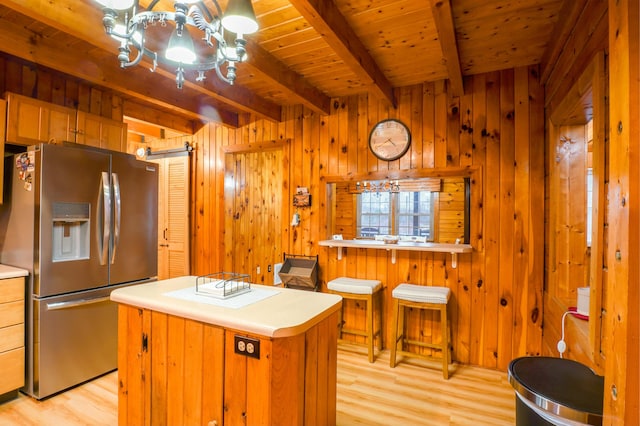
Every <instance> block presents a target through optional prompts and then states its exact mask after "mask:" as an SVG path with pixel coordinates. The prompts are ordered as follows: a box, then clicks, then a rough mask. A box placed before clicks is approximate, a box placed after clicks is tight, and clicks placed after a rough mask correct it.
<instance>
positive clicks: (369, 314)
mask: <svg viewBox="0 0 640 426" xmlns="http://www.w3.org/2000/svg"><path fill="white" fill-rule="evenodd" d="M327 288H328V289H329V293H333V294H338V295H340V296H342V298H343V299H350V300H362V301H364V302H365V317H366V330H365V331H362V330H355V329H346V328H344V327H343V320H342V318H343V310H344V304H343V305H342V309H341V310H340V334H339V336H338V337H339V339H340V340H342V334H343V333H347V334H355V335H357V336H364V337H365V338H366V344H367V346H368V352H369V362H373V344H374V341H375V339H376V337H378V350H382V312H380V313H379V315H378V318H379V322H378V330H377V331H374V327H373V318H374V317H375V307H374V299H377V300H378V305H379V307H380V309H381V308H382V299H381V297H380V296H381V294H382V292H381V291H380V290H382V282H381V281H379V280H363V279H359V278H348V277H339V278H336V279H334V280H331V281H329V282H328V283H327Z"/></svg>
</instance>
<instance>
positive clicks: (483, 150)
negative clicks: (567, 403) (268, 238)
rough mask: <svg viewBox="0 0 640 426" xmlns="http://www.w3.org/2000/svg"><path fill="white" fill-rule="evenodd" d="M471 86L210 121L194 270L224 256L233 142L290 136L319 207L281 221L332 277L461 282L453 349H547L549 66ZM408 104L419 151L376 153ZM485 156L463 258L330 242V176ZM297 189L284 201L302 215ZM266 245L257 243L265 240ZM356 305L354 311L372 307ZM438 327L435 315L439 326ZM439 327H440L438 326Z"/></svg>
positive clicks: (292, 175) (429, 87)
mask: <svg viewBox="0 0 640 426" xmlns="http://www.w3.org/2000/svg"><path fill="white" fill-rule="evenodd" d="M465 84H466V87H467V93H466V94H465V96H463V97H461V98H452V97H451V96H449V94H448V92H447V86H446V84H445V83H444V82H442V81H440V82H436V83H426V84H424V85H417V86H411V87H404V88H401V89H398V91H397V95H398V100H399V107H398V109H397V110H393V109H391V110H390V109H388V108H387V107H385V106H384V105H383V104H381V103H379V102H378V101H377V100H375V99H373V98H371V97H367V96H365V95H363V96H353V97H348V98H344V99H334V101H333V108H332V112H331V114H330V115H329V116H318V115H317V114H314V113H313V112H310V111H308V110H306V109H303V108H302V107H293V108H288V109H286V110H285V112H284V117H283V121H282V122H281V123H277V124H276V123H271V122H266V121H262V120H258V121H254V122H252V123H251V124H249V125H247V126H244V127H241V128H239V129H237V130H233V129H228V128H224V127H222V126H217V125H213V124H211V125H208V126H206V127H205V128H204V129H203V130H202V131H200V132H199V133H197V134H196V135H195V140H196V142H197V149H196V152H195V155H196V167H195V170H194V176H193V177H194V179H193V182H194V188H193V189H194V194H195V199H194V205H193V213H194V220H193V230H194V233H193V241H194V250H193V253H194V258H193V268H192V269H193V271H194V272H195V273H209V272H212V271H216V270H219V269H220V267H221V266H222V264H223V254H224V247H223V245H222V241H223V238H222V236H223V235H224V233H225V229H224V217H223V215H224V204H223V203H224V187H223V181H224V152H225V149H229V148H228V147H229V146H231V145H245V146H246V147H247V148H250V147H251V146H254V145H259V144H265V143H266V144H268V143H269V141H281V140H289V139H290V140H291V143H290V145H289V152H288V155H287V157H288V159H287V160H286V162H287V164H289V168H288V169H289V170H288V178H285V183H284V192H285V195H284V196H283V200H291V196H292V195H293V191H294V190H295V188H296V187H297V186H306V187H308V188H309V190H310V192H311V194H312V196H313V197H314V199H315V200H317V202H315V201H314V203H313V204H312V207H311V208H309V209H304V210H301V211H300V213H301V224H300V226H298V227H294V228H292V227H289V226H285V227H284V229H282V230H281V231H282V239H283V245H282V247H283V249H284V250H285V251H286V252H287V253H296V254H306V255H313V254H319V255H320V261H319V265H320V280H321V283H322V286H323V287H324V285H325V283H326V281H327V280H330V279H332V278H335V277H337V276H341V275H348V276H354V277H362V278H378V279H380V280H382V281H383V282H384V284H385V286H386V288H385V290H384V292H385V303H384V305H385V306H384V309H385V313H384V322H385V324H386V328H387V330H386V332H385V336H388V335H389V333H388V328H389V325H390V310H389V306H390V303H389V299H390V294H391V291H392V289H393V288H394V287H395V286H396V285H398V284H399V283H402V282H411V283H420V284H433V285H446V286H448V287H450V288H451V289H452V291H453V299H452V303H453V309H452V311H451V312H452V316H453V318H452V322H453V332H454V358H455V359H456V360H457V361H458V362H461V363H470V364H475V365H481V366H485V367H492V368H500V369H503V370H504V369H506V367H507V365H508V363H509V361H510V360H511V359H513V358H514V357H517V356H521V355H526V354H531V355H536V354H540V352H541V343H542V328H541V322H542V288H543V254H544V248H543V244H544V241H543V236H544V223H543V200H544V187H543V185H541V184H540V182H543V180H544V144H543V143H542V141H543V139H544V130H543V92H542V86H541V84H540V81H539V76H538V68H537V67H530V68H518V69H511V70H505V71H502V72H495V73H490V74H483V75H478V76H474V77H472V78H468V79H467V80H466V82H465ZM389 117H397V118H400V119H401V120H402V121H404V122H405V123H406V124H407V125H408V126H409V128H410V129H411V132H412V136H413V142H412V146H411V149H410V151H409V152H408V153H407V154H406V155H405V156H404V157H402V158H401V159H400V160H397V161H393V162H390V163H386V162H382V161H379V160H377V159H376V158H375V157H374V156H373V155H372V154H370V153H369V151H368V147H367V137H368V134H369V131H370V129H371V127H372V126H373V125H374V124H375V123H377V122H378V121H379V120H382V119H385V118H389ZM468 169H471V170H473V173H472V188H471V194H472V203H471V204H472V206H471V244H472V245H473V246H474V248H475V250H474V252H473V253H472V254H470V255H462V256H459V258H458V267H457V268H455V269H454V268H452V267H451V259H450V257H449V256H447V255H444V254H438V253H435V254H434V253H416V252H398V256H397V257H398V258H397V262H396V263H395V264H392V263H391V259H390V254H388V253H387V252H386V251H375V250H367V249H359V250H351V249H350V250H348V251H347V253H346V255H345V256H344V258H343V260H341V261H338V260H337V259H336V253H335V249H328V248H322V247H319V246H318V241H320V240H323V239H326V238H327V237H328V233H327V229H326V211H325V210H326V206H325V202H324V201H325V200H323V197H322V195H323V194H325V192H326V179H327V177H328V176H342V177H343V178H353V179H354V181H355V180H357V179H360V180H362V179H363V178H366V177H369V176H380V175H383V176H399V175H403V174H404V175H407V174H410V173H413V174H414V175H419V174H421V173H423V172H425V173H426V171H433V170H439V171H446V170H450V171H451V170H453V171H455V172H456V173H457V172H459V171H462V170H468ZM290 204H291V203H290V202H288V201H285V202H284V203H283V205H282V215H283V216H284V217H287V218H288V217H291V214H292V212H293V210H292V208H293V207H292V206H291V205H290ZM254 249H255V248H254ZM361 310H362V309H361V307H360V306H357V305H356V306H351V307H349V308H348V311H349V312H347V320H352V319H354V318H356V317H357V316H358V315H360V314H361V312H360V311H361ZM427 328H428V327H425V329H427ZM426 334H430V332H428V333H426Z"/></svg>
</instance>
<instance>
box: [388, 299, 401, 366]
mask: <svg viewBox="0 0 640 426" xmlns="http://www.w3.org/2000/svg"><path fill="white" fill-rule="evenodd" d="M398 305H399V303H398V299H393V324H392V326H391V356H390V357H389V365H390V366H391V368H394V367H395V366H396V350H397V349H398V315H399V312H398V311H399V306H398Z"/></svg>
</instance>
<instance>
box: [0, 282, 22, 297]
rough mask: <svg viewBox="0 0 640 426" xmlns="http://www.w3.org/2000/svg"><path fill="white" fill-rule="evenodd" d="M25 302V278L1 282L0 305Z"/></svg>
mask: <svg viewBox="0 0 640 426" xmlns="http://www.w3.org/2000/svg"><path fill="white" fill-rule="evenodd" d="M16 300H24V278H23V277H18V278H7V279H4V280H0V303H6V302H15V301H16Z"/></svg>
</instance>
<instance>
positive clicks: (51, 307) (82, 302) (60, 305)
mask: <svg viewBox="0 0 640 426" xmlns="http://www.w3.org/2000/svg"><path fill="white" fill-rule="evenodd" d="M108 300H110V297H109V296H103V297H95V298H93V299H78V300H70V301H68V302H57V303H47V310H48V311H57V310H60V309H71V308H77V307H78V306H86V305H93V304H95V303H102V302H106V301H108Z"/></svg>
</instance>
